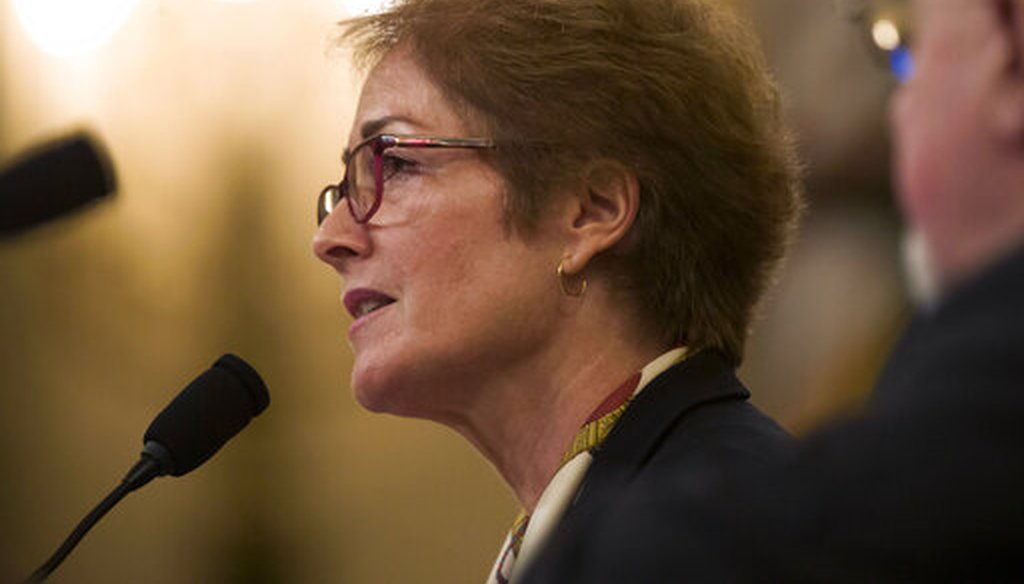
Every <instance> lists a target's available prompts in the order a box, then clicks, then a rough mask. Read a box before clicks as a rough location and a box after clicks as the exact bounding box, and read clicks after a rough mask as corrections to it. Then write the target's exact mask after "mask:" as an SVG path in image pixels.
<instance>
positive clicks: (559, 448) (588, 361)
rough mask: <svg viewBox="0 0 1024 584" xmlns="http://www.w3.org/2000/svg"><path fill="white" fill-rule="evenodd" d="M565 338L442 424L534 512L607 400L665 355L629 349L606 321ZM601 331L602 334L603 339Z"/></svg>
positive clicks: (506, 372)
mask: <svg viewBox="0 0 1024 584" xmlns="http://www.w3.org/2000/svg"><path fill="white" fill-rule="evenodd" d="M595 324H596V325H600V326H594V327H592V328H594V329H595V330H594V331H591V332H589V333H588V332H584V331H579V333H578V334H572V335H564V337H565V339H564V341H563V342H561V343H557V342H556V343H553V344H552V347H551V348H550V349H549V350H546V351H543V352H542V353H540V354H538V355H537V356H536V357H535V358H532V359H530V361H529V362H524V363H519V364H509V366H508V367H503V368H502V369H501V371H500V372H498V374H496V375H493V376H491V378H490V379H489V382H488V383H487V384H486V386H485V387H478V388H476V391H475V392H474V395H476V396H479V400H478V401H477V402H476V403H474V404H473V407H471V408H467V409H466V410H465V411H462V412H460V416H459V419H457V420H442V421H443V422H445V423H447V424H448V425H450V426H451V427H453V428H454V429H455V430H457V431H458V432H459V433H461V434H462V435H463V436H465V437H466V438H467V439H468V440H469V441H470V442H471V443H473V444H474V445H475V446H476V447H477V448H478V449H479V450H480V451H481V452H482V453H483V454H484V456H486V457H487V458H488V459H489V460H490V461H491V463H492V464H494V466H495V467H496V468H497V469H498V472H499V473H500V474H501V475H502V477H503V478H504V479H505V481H506V482H507V483H508V484H509V486H511V487H512V489H513V491H514V492H515V494H516V497H517V498H518V499H519V501H520V503H521V504H522V506H523V508H524V509H526V510H527V511H528V512H532V511H533V508H534V506H535V505H536V503H537V500H538V499H539V498H540V495H541V493H543V491H544V488H545V487H546V486H547V484H548V482H549V481H550V480H551V478H552V477H553V476H554V474H555V473H556V472H557V471H558V468H559V467H560V465H561V463H562V457H563V456H564V454H565V451H566V449H567V448H568V446H569V444H570V443H571V441H572V439H573V437H574V436H575V435H576V432H577V431H578V430H579V429H580V427H582V425H583V424H584V423H585V421H586V420H587V418H588V417H589V416H590V414H591V413H592V412H593V411H594V410H595V408H597V407H598V405H600V404H601V402H602V401H604V400H605V398H607V397H608V395H609V394H610V393H611V392H613V391H614V390H615V388H616V387H618V386H619V385H620V384H621V383H623V382H624V381H625V380H627V379H628V378H629V377H630V376H631V375H632V374H634V373H635V372H637V371H639V370H640V369H641V368H642V367H643V366H644V365H646V364H647V363H648V362H650V361H651V360H653V359H654V358H655V357H657V356H658V355H659V354H660V353H662V352H663V351H664V349H663V348H659V347H658V346H656V345H653V344H648V345H644V344H643V343H636V342H623V341H622V340H621V339H628V338H631V337H632V335H627V334H617V333H622V332H624V331H616V330H615V329H614V328H607V326H606V325H608V324H610V323H608V322H607V321H605V322H600V323H595ZM598 331H600V333H599V332H598Z"/></svg>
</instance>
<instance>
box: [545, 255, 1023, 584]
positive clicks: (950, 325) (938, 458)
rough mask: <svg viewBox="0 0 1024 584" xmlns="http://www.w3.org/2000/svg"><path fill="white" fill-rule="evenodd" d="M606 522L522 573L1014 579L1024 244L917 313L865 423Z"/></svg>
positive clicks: (627, 503)
mask: <svg viewBox="0 0 1024 584" xmlns="http://www.w3.org/2000/svg"><path fill="white" fill-rule="evenodd" d="M606 525H608V528H607V529H606V530H604V531H603V532H602V533H601V534H599V535H598V536H597V537H594V538H591V539H590V540H586V541H581V542H579V543H578V544H576V545H573V546H572V547H571V549H568V550H562V553H561V555H560V557H558V558H551V561H548V562H546V563H545V564H544V565H540V563H538V565H537V568H538V569H537V570H536V571H535V572H534V573H533V574H532V575H533V576H534V577H533V578H532V579H530V580H529V582H530V583H531V584H535V583H540V582H587V583H590V582H677V581H683V580H685V581H687V582H889V581H899V582H906V581H916V582H936V581H956V582H966V581H970V582H999V581H1018V582H1020V581H1024V251H1022V252H1021V253H1018V254H1017V255H1015V256H1014V257H1012V258H1008V259H1007V260H1006V261H1004V262H1002V263H1001V264H999V265H997V266H995V267H993V268H992V269H991V270H989V271H988V272H987V273H985V274H984V275H982V276H981V277H979V278H977V279H976V280H975V281H973V282H971V283H969V284H967V285H966V286H964V287H962V288H961V289H959V290H957V291H956V292H955V293H954V294H953V295H952V296H950V297H949V298H948V299H947V300H946V301H945V302H944V303H943V304H942V305H941V306H940V307H939V309H938V310H937V311H936V312H935V313H933V314H931V315H926V316H922V317H920V318H919V319H918V320H917V321H916V322H915V323H913V324H912V326H911V328H910V330H908V332H907V334H906V335H905V337H904V339H903V340H902V342H901V343H900V345H899V346H898V347H897V349H896V350H895V352H894V353H893V355H892V357H891V360H890V363H889V364H888V366H887V368H886V370H885V371H884V372H883V375H882V377H881V378H880V380H879V382H878V385H877V387H876V398H875V400H874V403H873V405H872V406H871V407H870V409H869V410H868V411H867V412H866V413H865V414H864V415H863V416H862V417H861V418H860V419H858V420H855V421H851V422H849V423H847V424H844V425H841V426H837V427H834V428H833V429H830V430H828V431H826V432H823V433H821V434H818V435H816V436H813V437H811V438H810V439H808V440H807V441H806V442H804V443H803V444H802V445H801V447H800V450H799V451H798V453H797V456H796V457H795V458H794V459H793V460H791V461H790V462H787V463H783V464H780V465H778V466H777V467H774V468H771V469H762V470H759V471H757V472H753V473H744V474H743V475H742V476H733V477H729V478H728V479H727V480H723V481H722V482H720V483H718V484H717V485H715V487H714V488H713V489H710V490H707V491H705V492H704V493H703V494H700V495H694V494H692V493H687V492H685V491H679V490H671V489H658V490H657V492H656V493H654V494H652V493H644V494H643V496H642V497H631V498H629V499H624V500H621V501H619V502H617V504H616V505H615V506H614V508H613V509H610V510H609V511H608V517H607V520H606Z"/></svg>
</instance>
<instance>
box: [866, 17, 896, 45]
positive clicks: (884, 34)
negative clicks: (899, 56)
mask: <svg viewBox="0 0 1024 584" xmlns="http://www.w3.org/2000/svg"><path fill="white" fill-rule="evenodd" d="M871 38H872V39H874V41H875V44H876V45H878V48H880V49H882V50H883V51H894V50H896V48H897V47H899V46H900V44H901V43H902V39H901V38H900V30H899V28H897V27H896V24H895V23H894V22H893V21H891V20H889V19H887V18H881V19H878V20H876V21H875V22H874V24H872V25H871Z"/></svg>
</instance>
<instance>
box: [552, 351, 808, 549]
mask: <svg viewBox="0 0 1024 584" xmlns="http://www.w3.org/2000/svg"><path fill="white" fill-rule="evenodd" d="M749 396H750V393H749V392H748V391H747V389H746V388H745V387H744V386H743V385H742V384H741V383H740V381H739V380H738V379H737V378H736V376H735V374H734V372H733V369H732V367H730V366H729V365H728V363H727V362H726V361H725V359H724V358H723V357H722V356H721V355H720V354H719V353H717V352H714V351H702V352H699V353H697V354H695V355H693V356H691V357H690V358H688V359H686V360H685V361H683V362H682V363H679V364H677V365H675V366H673V367H671V368H669V369H668V370H667V371H665V372H664V373H662V374H661V375H659V376H658V377H656V378H655V379H654V380H652V381H651V382H650V383H649V384H648V385H647V386H646V387H645V388H644V389H643V391H641V392H640V394H639V395H637V397H636V399H634V401H633V403H632V404H630V406H629V407H628V408H627V409H626V411H625V412H624V413H623V415H622V417H621V418H620V419H619V421H618V423H617V424H616V425H615V427H614V428H613V429H612V431H611V433H610V434H609V435H608V438H607V439H606V440H605V441H604V443H603V444H602V445H601V447H600V448H599V449H598V450H597V451H596V452H594V461H593V463H592V464H591V466H590V468H589V469H588V471H587V474H586V475H585V477H584V479H583V482H582V484H581V486H580V489H579V491H578V494H577V496H576V499H575V500H574V502H573V504H572V505H571V506H570V508H569V509H568V510H567V511H566V514H565V516H564V517H563V519H562V521H561V522H560V524H559V526H558V528H557V529H556V531H555V533H554V534H553V535H552V538H551V540H550V541H549V543H548V546H547V548H546V549H545V550H544V551H543V552H542V553H541V554H540V556H539V557H538V562H537V563H543V562H545V561H546V559H545V558H546V557H547V556H549V555H552V554H553V555H554V556H556V557H557V556H558V554H559V549H558V548H559V547H560V546H561V545H562V542H579V541H581V540H586V539H589V538H590V537H592V536H593V535H594V534H596V533H600V532H601V531H603V530H605V529H607V528H608V527H609V526H608V525H607V524H606V522H605V518H606V510H607V508H608V505H609V504H610V503H611V502H614V501H616V500H619V499H621V498H622V497H625V496H627V495H629V494H631V493H632V494H634V495H635V496H643V493H645V492H649V491H650V490H651V489H653V488H655V487H656V486H661V487H664V488H670V489H691V490H701V489H703V488H707V486H709V485H711V484H713V482H714V481H713V477H714V476H715V475H716V474H717V473H718V472H719V471H721V469H723V468H729V467H732V466H747V465H759V464H767V463H768V461H778V460H779V459H781V458H783V457H785V456H788V455H790V454H792V450H793V447H794V442H793V440H792V438H791V437H790V436H789V434H787V433H786V432H785V431H784V430H783V429H781V428H780V427H779V426H778V425H777V424H776V423H775V422H774V421H773V420H772V419H770V418H768V417H767V416H765V415H764V414H762V413H761V412H760V411H759V410H758V409H757V408H755V407H754V406H752V405H750V404H749V403H748V402H747V398H748V397H749Z"/></svg>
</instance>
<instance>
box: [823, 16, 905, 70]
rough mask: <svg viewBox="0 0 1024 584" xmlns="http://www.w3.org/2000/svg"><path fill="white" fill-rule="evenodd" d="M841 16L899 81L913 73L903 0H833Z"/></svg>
mask: <svg viewBox="0 0 1024 584" xmlns="http://www.w3.org/2000/svg"><path fill="white" fill-rule="evenodd" d="M835 5H836V8H837V10H838V11H839V13H840V14H841V15H843V17H845V18H847V19H848V20H850V21H852V22H854V23H855V24H856V26H857V27H858V28H859V29H860V30H861V31H862V34H863V36H864V39H865V41H866V42H867V44H868V48H869V50H870V51H871V54H872V56H874V57H875V58H876V59H877V60H878V61H879V62H880V63H882V64H883V65H884V66H885V67H886V68H887V69H888V70H889V71H890V72H891V73H892V76H893V77H895V78H896V80H897V81H898V82H899V83H906V82H907V81H909V80H910V78H911V76H913V74H914V58H913V56H912V54H911V51H910V41H911V37H912V31H911V28H910V22H911V20H910V16H911V15H910V6H909V2H907V1H906V0H835Z"/></svg>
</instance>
